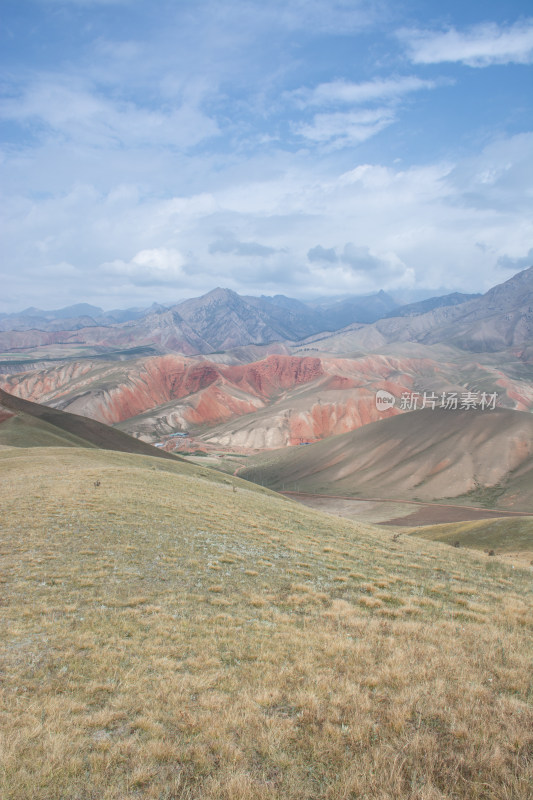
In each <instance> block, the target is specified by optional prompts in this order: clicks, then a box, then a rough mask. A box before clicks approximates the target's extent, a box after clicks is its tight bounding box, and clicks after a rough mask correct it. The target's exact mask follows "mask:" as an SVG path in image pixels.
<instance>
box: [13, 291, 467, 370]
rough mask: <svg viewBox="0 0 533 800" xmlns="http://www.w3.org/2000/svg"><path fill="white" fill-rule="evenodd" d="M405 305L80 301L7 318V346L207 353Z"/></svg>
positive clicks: (373, 298) (328, 327)
mask: <svg viewBox="0 0 533 800" xmlns="http://www.w3.org/2000/svg"><path fill="white" fill-rule="evenodd" d="M471 297H472V295H461V294H458V293H454V294H451V295H447V296H444V297H438V298H431V299H429V300H424V301H421V302H420V303H413V304H410V305H409V306H408V307H406V308H407V313H408V314H409V315H411V316H412V315H416V314H419V313H423V312H424V311H426V310H427V309H428V308H430V307H431V308H432V307H436V306H439V307H446V306H447V305H456V304H460V303H465V302H468V301H469V300H470V299H471ZM400 308H401V306H398V304H397V303H396V302H395V301H394V300H393V299H392V297H391V296H390V295H388V294H387V293H386V292H384V291H380V292H378V293H377V294H374V295H368V296H353V297H345V298H340V299H338V298H335V299H333V300H330V301H326V300H324V301H321V302H320V303H308V304H306V303H303V302H301V301H299V300H295V299H293V298H288V297H284V296H283V295H276V296H274V297H265V296H262V297H250V296H243V297H241V296H240V295H238V294H237V293H236V292H234V291H232V290H230V289H221V288H218V289H213V290H212V291H211V292H208V293H207V294H206V295H203V296H202V297H197V298H192V299H190V300H184V301H182V302H180V303H177V304H175V305H172V306H169V307H166V306H160V305H156V304H154V305H153V306H151V307H150V308H149V309H146V310H144V311H140V310H136V309H127V310H125V311H122V312H120V311H110V312H103V311H102V309H99V308H97V307H95V306H90V305H87V304H80V305H77V306H70V307H68V308H64V309H60V310H57V311H50V312H44V311H40V310H39V309H34V308H30V309H26V311H23V312H20V313H19V314H10V315H4V316H3V317H1V318H0V349H1V350H3V351H4V352H8V351H10V350H20V349H25V348H31V347H39V346H43V345H58V344H60V345H84V346H101V347H114V348H116V347H129V346H143V345H146V344H151V345H157V346H158V347H159V348H160V349H161V352H169V351H173V352H182V353H184V354H186V355H193V354H200V353H203V354H207V353H212V352H213V351H218V350H227V349H229V348H232V347H239V346H243V345H248V344H266V343H270V342H275V341H299V340H302V339H305V338H306V337H309V336H313V335H316V334H318V333H321V332H323V331H337V330H339V329H341V328H344V327H346V326H348V325H350V324H354V323H356V324H365V325H366V324H371V323H373V322H375V321H376V320H379V319H381V318H383V317H387V316H390V315H391V314H393V313H395V310H397V309H400Z"/></svg>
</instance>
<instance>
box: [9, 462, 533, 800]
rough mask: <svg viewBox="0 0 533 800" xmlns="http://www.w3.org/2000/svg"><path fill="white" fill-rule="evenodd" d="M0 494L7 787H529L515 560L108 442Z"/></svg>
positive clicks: (526, 694) (25, 465) (478, 794)
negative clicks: (359, 519) (119, 449)
mask: <svg viewBox="0 0 533 800" xmlns="http://www.w3.org/2000/svg"><path fill="white" fill-rule="evenodd" d="M154 467H155V469H154ZM58 476H60V478H61V479H60V480H58V479H57V478H58ZM97 480H99V481H100V484H101V485H100V486H99V487H98V488H96V487H95V486H94V482H95V481H97ZM232 485H237V486H239V487H240V488H239V491H238V492H237V493H234V492H233V491H232ZM0 497H1V503H2V509H3V514H2V519H1V522H0V526H1V530H2V540H1V545H0V546H1V549H2V557H3V561H4V571H3V578H2V581H3V584H2V593H1V595H2V603H3V608H2V624H3V626H4V630H3V632H2V635H1V636H0V652H1V654H2V661H3V665H4V668H3V670H2V671H3V675H4V680H3V694H2V701H1V702H2V705H1V708H0V714H1V725H2V730H3V734H4V745H3V750H2V767H3V773H2V774H3V777H2V787H1V791H0V794H1V796H2V798H3V800H26V799H28V800H29V799H30V798H31V800H57V799H58V798H69V800H70V799H71V798H72V799H74V798H80V800H89V798H99V800H100V798H101V799H102V800H133V799H134V798H135V799H136V800H137V799H138V798H168V799H169V800H170V798H184V799H185V798H188V799H191V798H195V799H196V798H198V799H199V798H202V800H209V798H211V799H212V800H214V799H215V798H216V799H217V800H219V799H220V798H227V799H228V800H230V798H231V800H245V799H246V800H252V799H253V800H255V798H258V799H259V798H261V799H262V798H265V799H266V798H269V800H270V798H274V800H275V799H276V798H277V799H278V800H296V799H298V800H302V799H303V798H324V800H349V799H351V798H395V800H396V798H399V799H401V798H406V799H407V798H409V799H411V798H413V800H414V798H417V799H419V798H420V800H422V799H423V800H433V798H450V800H451V798H453V799H454V800H455V799H456V798H465V799H466V798H468V800H470V799H471V798H473V799H474V800H482V799H483V800H488V799H489V798H494V799H496V798H513V800H526V798H528V797H529V796H530V793H529V792H530V787H531V783H530V781H531V779H532V777H533V775H532V766H531V752H532V747H533V710H532V707H531V703H532V699H533V695H532V675H531V657H532V654H533V653H532V650H533V646H532V637H531V625H532V615H531V609H532V602H531V587H530V575H529V573H528V572H527V571H525V570H521V569H512V568H511V567H510V566H508V565H506V564H504V563H502V562H501V561H500V560H499V559H498V558H494V559H490V561H489V560H488V559H487V556H486V555H485V554H483V553H480V554H479V555H477V554H476V553H470V552H468V551H466V550H464V549H461V550H459V551H457V550H455V549H454V548H450V547H448V546H446V545H443V544H440V543H434V542H428V541H424V540H423V539H420V538H415V537H408V536H405V537H402V539H401V542H400V543H398V542H395V541H393V540H392V537H391V535H390V531H387V530H385V531H381V530H379V529H377V528H373V527H371V526H364V525H358V524H353V523H351V522H348V521H346V520H341V519H338V520H337V519H334V518H333V517H331V516H327V515H321V514H319V513H317V512H314V511H310V510H308V509H306V508H304V507H301V506H298V505H296V504H294V503H291V502H289V501H286V500H283V499H282V498H279V497H276V496H274V495H273V494H272V493H270V492H267V491H265V490H261V489H259V488H256V487H252V486H250V485H247V484H246V483H245V482H243V481H239V480H238V479H235V478H230V477H228V476H227V475H221V474H217V473H213V472H211V471H209V470H207V469H205V468H204V467H195V466H193V465H190V464H184V463H179V462H175V463H173V462H171V461H164V460H162V459H151V458H148V457H144V456H134V455H128V454H124V453H113V452H110V451H108V452H103V451H98V450H94V449H86V450H80V449H76V448H62V449H59V448H40V449H39V451H37V450H35V449H33V450H24V449H15V448H5V449H0Z"/></svg>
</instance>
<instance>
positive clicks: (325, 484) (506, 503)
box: [239, 408, 533, 510]
mask: <svg viewBox="0 0 533 800" xmlns="http://www.w3.org/2000/svg"><path fill="white" fill-rule="evenodd" d="M532 442H533V415H531V414H528V413H524V412H519V411H511V410H509V409H502V408H499V409H496V410H495V411H485V412H483V411H479V412H475V411H462V412H451V411H444V410H439V409H436V410H435V411H432V410H431V409H426V410H421V411H415V412H411V413H409V414H401V415H398V416H395V417H391V418H389V419H383V420H381V421H379V422H374V423H371V424H369V425H365V426H364V427H362V428H359V429H357V430H355V431H352V432H350V433H345V434H342V435H340V436H332V437H330V438H329V439H326V440H324V441H322V442H318V443H317V444H313V445H309V446H306V447H291V448H284V449H282V450H276V451H271V452H269V453H264V454H261V455H257V456H253V457H251V458H249V459H248V460H247V462H246V467H245V468H243V469H242V470H241V471H240V472H239V475H240V476H241V477H243V478H247V479H249V480H253V481H255V482H257V483H261V484H263V485H265V486H269V487H270V488H272V489H276V490H280V489H281V490H283V489H287V490H293V491H302V492H309V493H311V494H335V495H346V496H349V497H354V498H357V497H379V498H382V499H403V500H407V499H414V500H424V501H426V502H427V501H432V500H436V499H439V500H440V499H445V498H456V502H459V503H462V504H464V505H484V506H486V507H488V508H504V509H506V508H510V509H516V510H528V509H531V508H533V460H532V458H531V455H528V453H529V454H530V453H531V449H532ZM518 448H521V451H520V453H521V455H520V459H522V463H520V465H519V466H518V467H516V466H515V463H516V462H517V460H518V457H517V452H518ZM470 487H472V489H470ZM474 487H477V488H474ZM487 487H489V488H487Z"/></svg>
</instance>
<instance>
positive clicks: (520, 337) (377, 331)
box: [299, 267, 533, 353]
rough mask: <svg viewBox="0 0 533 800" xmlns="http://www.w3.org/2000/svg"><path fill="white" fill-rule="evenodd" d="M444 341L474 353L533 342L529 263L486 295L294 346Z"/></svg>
mask: <svg viewBox="0 0 533 800" xmlns="http://www.w3.org/2000/svg"><path fill="white" fill-rule="evenodd" d="M400 341H401V342H407V341H411V342H420V343H422V344H430V345H431V344H447V345H452V346H455V347H458V348H460V349H462V350H467V351H470V352H474V353H483V352H498V351H502V350H505V349H507V348H509V347H523V346H524V345H527V344H532V343H533V267H529V269H526V270H523V271H522V272H519V273H518V274H517V275H514V276H513V277H512V278H510V279H509V280H508V281H506V282H505V283H503V284H499V285H498V286H495V287H494V288H492V289H490V290H489V291H488V292H487V293H486V294H484V295H482V296H481V297H478V298H476V299H474V300H469V301H467V302H465V303H461V304H459V305H448V306H445V307H443V308H435V309H433V310H432V311H429V312H427V313H425V314H417V315H416V316H408V317H392V318H390V319H381V320H379V321H378V322H375V323H373V324H372V325H359V324H353V325H350V326H347V327H346V328H345V329H344V330H342V331H338V332H337V333H334V334H332V335H330V336H328V335H324V334H321V335H318V336H313V337H309V338H308V339H307V340H306V341H305V342H301V343H300V344H299V347H300V348H304V347H312V346H315V347H316V348H317V349H318V350H320V351H321V352H324V353H346V352H349V351H352V350H356V349H357V348H366V349H378V348H380V347H383V346H384V345H386V344H388V343H391V342H400Z"/></svg>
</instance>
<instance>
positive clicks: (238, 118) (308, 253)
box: [0, 0, 533, 313]
mask: <svg viewBox="0 0 533 800" xmlns="http://www.w3.org/2000/svg"><path fill="white" fill-rule="evenodd" d="M1 11H2V13H1V19H0V61H1V67H2V70H1V75H2V78H1V79H0V83H1V100H0V131H1V134H0V140H1V141H0V202H1V222H0V225H1V239H2V259H1V266H0V269H1V275H0V278H1V284H0V285H1V287H2V291H1V292H0V312H4V313H5V312H13V311H18V310H21V309H23V308H25V307H27V306H37V307H39V308H45V309H50V308H60V307H62V306H65V305H70V304H72V303H78V302H89V303H93V304H96V305H98V306H101V307H103V308H106V309H110V308H124V307H128V306H136V307H145V306H148V305H150V304H151V303H152V302H154V301H155V302H161V303H171V302H175V301H178V300H180V299H183V298H186V297H192V296H197V295H200V294H203V293H205V292H208V291H210V290H211V289H213V288H215V287H217V286H224V287H228V288H230V289H234V290H235V291H238V292H239V293H241V294H252V295H259V294H268V295H273V294H286V295H289V296H291V297H298V298H301V299H308V298H313V297H318V296H328V295H338V294H344V293H346V294H363V293H370V292H375V291H378V290H379V289H385V290H388V291H393V292H394V291H396V292H404V293H409V292H411V293H416V292H417V291H422V290H431V291H433V290H435V291H437V290H438V293H443V292H445V291H457V290H458V291H466V292H473V291H486V290H487V289H489V288H490V287H491V286H493V285H495V284H497V283H501V282H503V281H505V280H507V279H508V278H510V277H511V276H512V275H513V274H514V273H516V272H518V271H519V270H521V269H524V268H525V267H528V266H530V265H531V264H532V263H533V214H532V211H533V203H532V197H531V188H532V186H533V166H532V161H533V133H532V129H533V124H532V116H533V115H532V92H531V88H532V85H533V82H532V80H531V78H532V73H531V65H532V62H533V15H532V12H531V6H530V4H529V3H526V2H524V1H522V0H506V2H505V3H504V2H502V1H501V0H500V1H499V2H494V0H483V2H479V1H478V0H471V1H470V2H468V3H465V2H464V0H461V2H458V1H457V0H448V2H446V3H442V2H435V0H305V1H304V0H263V1H262V2H260V1H259V0H2V9H1Z"/></svg>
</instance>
